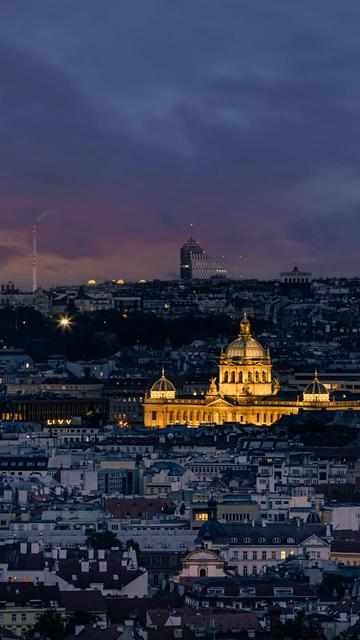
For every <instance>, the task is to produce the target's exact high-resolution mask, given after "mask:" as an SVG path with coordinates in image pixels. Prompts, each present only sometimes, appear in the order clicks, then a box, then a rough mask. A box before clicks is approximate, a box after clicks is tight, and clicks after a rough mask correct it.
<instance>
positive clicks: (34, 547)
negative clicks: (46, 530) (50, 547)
mask: <svg viewBox="0 0 360 640" xmlns="http://www.w3.org/2000/svg"><path fill="white" fill-rule="evenodd" d="M39 551H40V545H39V543H38V542H32V543H31V553H39Z"/></svg>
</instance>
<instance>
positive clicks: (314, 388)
mask: <svg viewBox="0 0 360 640" xmlns="http://www.w3.org/2000/svg"><path fill="white" fill-rule="evenodd" d="M304 395H312V396H321V395H329V392H328V390H327V388H326V387H325V385H324V384H323V383H322V382H320V380H319V378H318V375H317V371H315V375H314V379H313V380H312V381H311V382H310V383H309V384H308V385H307V387H305V389H304Z"/></svg>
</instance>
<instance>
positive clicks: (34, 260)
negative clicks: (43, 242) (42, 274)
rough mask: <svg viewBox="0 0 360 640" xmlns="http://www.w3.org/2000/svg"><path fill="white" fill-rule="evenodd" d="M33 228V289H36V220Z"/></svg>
mask: <svg viewBox="0 0 360 640" xmlns="http://www.w3.org/2000/svg"><path fill="white" fill-rule="evenodd" d="M31 228H32V240H33V242H32V246H33V254H32V291H33V293H35V291H36V290H37V288H38V285H37V243H36V222H34V224H32V225H31Z"/></svg>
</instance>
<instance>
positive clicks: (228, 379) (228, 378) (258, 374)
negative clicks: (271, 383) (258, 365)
mask: <svg viewBox="0 0 360 640" xmlns="http://www.w3.org/2000/svg"><path fill="white" fill-rule="evenodd" d="M237 382H238V383H240V384H243V383H244V382H263V383H264V382H267V377H266V371H255V373H254V375H253V374H252V372H251V371H248V372H247V376H244V373H243V372H242V371H240V372H239V374H238V376H237V379H236V372H235V371H225V373H224V377H223V383H225V384H227V383H232V384H236V383H237Z"/></svg>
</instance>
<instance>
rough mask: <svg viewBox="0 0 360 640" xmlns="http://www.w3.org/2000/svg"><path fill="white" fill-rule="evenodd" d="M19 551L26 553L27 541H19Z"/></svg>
mask: <svg viewBox="0 0 360 640" xmlns="http://www.w3.org/2000/svg"><path fill="white" fill-rule="evenodd" d="M20 553H21V554H24V553H27V542H20Z"/></svg>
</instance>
